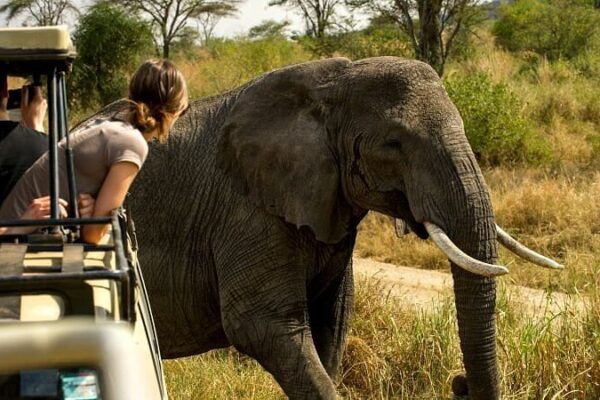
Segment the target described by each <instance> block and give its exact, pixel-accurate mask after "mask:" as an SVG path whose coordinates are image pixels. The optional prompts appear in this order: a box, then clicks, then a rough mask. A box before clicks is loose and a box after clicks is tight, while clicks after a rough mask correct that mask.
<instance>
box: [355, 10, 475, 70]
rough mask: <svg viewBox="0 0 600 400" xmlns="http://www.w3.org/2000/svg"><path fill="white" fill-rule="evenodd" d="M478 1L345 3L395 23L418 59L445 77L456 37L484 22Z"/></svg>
mask: <svg viewBox="0 0 600 400" xmlns="http://www.w3.org/2000/svg"><path fill="white" fill-rule="evenodd" d="M479 1H480V0H346V4H347V5H349V6H350V7H351V8H360V9H364V10H367V11H369V12H370V13H372V14H373V15H377V16H381V17H384V18H389V19H390V20H391V21H394V23H396V24H397V25H398V26H399V27H400V29H402V31H404V32H405V33H406V34H407V35H408V37H409V39H410V43H411V46H412V48H413V52H414V54H415V58H417V59H419V60H421V61H425V62H427V63H428V64H429V65H431V66H432V67H433V68H434V69H435V70H436V71H437V73H438V74H439V75H440V76H442V75H443V73H444V66H445V64H446V60H447V59H448V56H449V55H450V51H451V49H452V46H453V44H454V41H455V39H456V37H457V35H458V34H459V33H461V32H464V31H468V30H470V29H472V28H473V26H475V25H477V24H479V23H481V22H482V21H483V20H484V19H485V16H484V14H483V12H482V9H481V7H479Z"/></svg>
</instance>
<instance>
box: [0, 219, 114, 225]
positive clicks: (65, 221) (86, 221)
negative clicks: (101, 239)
mask: <svg viewBox="0 0 600 400" xmlns="http://www.w3.org/2000/svg"><path fill="white" fill-rule="evenodd" d="M111 222H112V219H111V218H110V217H93V218H63V219H13V220H6V221H0V226H3V227H13V226H65V225H105V224H110V223H111Z"/></svg>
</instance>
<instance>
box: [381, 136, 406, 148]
mask: <svg viewBox="0 0 600 400" xmlns="http://www.w3.org/2000/svg"><path fill="white" fill-rule="evenodd" d="M383 145H384V146H385V147H386V148H388V149H391V150H402V143H400V141H399V140H398V139H390V140H388V141H386V142H385V143H384V144H383Z"/></svg>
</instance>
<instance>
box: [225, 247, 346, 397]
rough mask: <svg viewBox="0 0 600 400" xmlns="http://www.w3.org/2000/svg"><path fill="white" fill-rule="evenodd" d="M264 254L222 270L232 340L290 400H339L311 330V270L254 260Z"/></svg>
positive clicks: (276, 257) (266, 259) (272, 258)
mask: <svg viewBox="0 0 600 400" xmlns="http://www.w3.org/2000/svg"><path fill="white" fill-rule="evenodd" d="M259 253H260V249H256V248H255V249H253V250H252V251H250V252H246V254H244V256H243V257H239V258H237V260H238V261H237V262H236V263H235V265H234V263H231V264H229V265H221V266H219V268H218V270H219V288H220V300H221V314H222V322H223V329H224V331H225V333H226V335H227V338H228V339H229V341H230V342H231V344H232V345H233V346H235V348H236V349H238V350H239V351H241V352H242V353H245V354H247V355H249V356H250V357H253V358H254V359H256V360H257V361H258V362H259V363H260V364H261V365H262V366H263V367H264V368H265V369H266V370H267V371H269V372H270V373H271V374H273V376H274V377H275V379H276V380H277V382H278V383H279V385H280V386H281V387H282V389H283V390H284V392H285V393H286V395H287V396H288V397H289V398H290V399H335V397H336V393H335V386H334V383H333V381H332V380H331V379H330V378H329V375H328V374H327V372H326V370H325V368H324V367H323V365H322V363H321V361H320V359H319V355H318V353H317V350H316V348H315V345H314V342H313V338H312V334H311V330H310V327H309V321H308V305H307V301H306V280H305V271H306V267H305V266H302V265H299V263H298V260H297V259H294V258H288V259H287V261H286V260H283V259H282V258H281V255H280V254H273V253H271V254H266V256H265V257H256V258H258V259H253V258H254V257H252V255H258V254H259ZM239 260H243V261H239ZM275 260H278V261H275Z"/></svg>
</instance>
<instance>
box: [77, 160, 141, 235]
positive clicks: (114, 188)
mask: <svg viewBox="0 0 600 400" xmlns="http://www.w3.org/2000/svg"><path fill="white" fill-rule="evenodd" d="M138 171H139V168H138V167H137V165H135V164H134V163H131V162H117V163H115V164H113V165H112V166H111V167H110V170H109V171H108V175H106V178H105V179H104V183H102V186H101V187H100V191H99V192H98V197H97V198H96V203H95V204H94V212H93V214H92V216H94V217H107V216H109V215H111V213H112V211H113V210H115V209H116V208H118V207H120V206H121V204H123V200H125V196H126V195H127V191H128V190H129V187H130V186H131V183H132V182H133V180H134V179H135V177H136V175H137V173H138ZM109 226H110V225H85V226H84V227H83V229H82V230H81V237H82V239H83V241H84V242H87V243H98V242H100V240H101V239H102V237H103V236H104V234H105V233H106V231H107V229H108V227H109Z"/></svg>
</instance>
